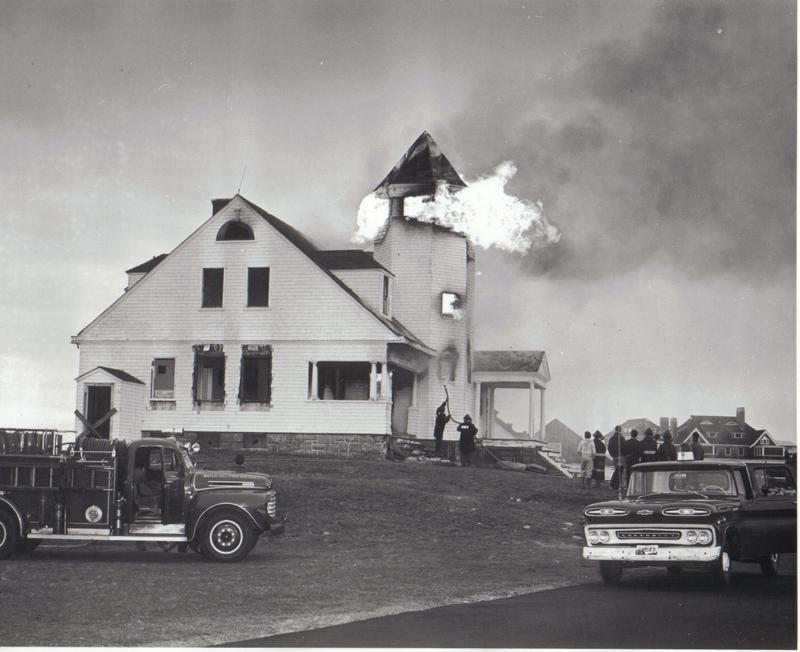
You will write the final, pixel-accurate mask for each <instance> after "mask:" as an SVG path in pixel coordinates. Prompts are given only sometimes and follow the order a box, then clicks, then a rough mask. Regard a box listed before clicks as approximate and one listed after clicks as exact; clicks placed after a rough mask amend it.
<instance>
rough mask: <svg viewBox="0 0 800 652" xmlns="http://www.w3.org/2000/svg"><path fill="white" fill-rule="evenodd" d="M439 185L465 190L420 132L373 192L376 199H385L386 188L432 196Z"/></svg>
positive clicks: (463, 184)
mask: <svg viewBox="0 0 800 652" xmlns="http://www.w3.org/2000/svg"><path fill="white" fill-rule="evenodd" d="M440 183H445V184H447V185H448V186H450V187H451V188H466V187H467V184H466V183H464V180H463V179H462V178H461V177H460V176H459V175H458V172H456V170H455V168H454V167H453V165H452V164H451V163H450V161H448V160H447V157H446V156H445V155H444V154H442V151H441V150H440V149H439V145H437V144H436V141H435V140H434V139H433V138H432V137H431V135H430V134H429V133H428V132H427V131H423V132H422V134H421V135H420V137H419V138H417V139H416V140H415V141H414V144H413V145H411V147H409V149H408V151H407V152H406V153H405V154H403V158H401V159H400V161H399V162H398V163H397V165H395V166H394V167H393V168H392V171H391V172H389V174H387V175H386V178H385V179H384V180H383V181H381V182H380V183H379V184H378V187H377V188H375V193H376V194H377V195H378V196H379V197H384V198H385V197H387V196H388V190H389V186H396V185H399V186H413V187H416V190H415V191H413V192H407V193H404V194H406V195H427V194H433V193H434V192H435V191H436V187H437V186H438V185H439V184H440Z"/></svg>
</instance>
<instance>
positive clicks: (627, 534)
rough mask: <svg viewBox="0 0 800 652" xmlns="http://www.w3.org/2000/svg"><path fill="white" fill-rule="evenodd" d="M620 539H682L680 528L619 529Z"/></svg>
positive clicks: (618, 535)
mask: <svg viewBox="0 0 800 652" xmlns="http://www.w3.org/2000/svg"><path fill="white" fill-rule="evenodd" d="M617 538H618V539H680V538H681V533H680V531H679V530H617Z"/></svg>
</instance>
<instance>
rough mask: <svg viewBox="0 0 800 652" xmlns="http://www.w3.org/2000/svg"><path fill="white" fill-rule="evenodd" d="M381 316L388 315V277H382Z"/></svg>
mask: <svg viewBox="0 0 800 652" xmlns="http://www.w3.org/2000/svg"><path fill="white" fill-rule="evenodd" d="M383 314H384V315H388V314H389V277H388V276H384V277H383Z"/></svg>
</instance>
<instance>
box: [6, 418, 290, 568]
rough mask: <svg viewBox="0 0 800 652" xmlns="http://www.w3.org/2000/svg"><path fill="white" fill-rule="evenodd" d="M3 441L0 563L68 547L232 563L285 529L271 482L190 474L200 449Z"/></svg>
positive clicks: (147, 443)
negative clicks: (157, 549) (103, 544)
mask: <svg viewBox="0 0 800 652" xmlns="http://www.w3.org/2000/svg"><path fill="white" fill-rule="evenodd" d="M18 434H20V435H21V434H22V433H18ZM10 436H11V433H5V435H4V434H3V433H0V437H2V438H3V441H2V442H0V443H1V444H2V446H0V559H4V558H7V557H9V556H10V555H12V554H14V553H15V552H29V551H31V550H33V549H34V548H36V546H38V545H39V544H40V543H41V542H42V541H52V540H70V541H108V542H113V541H117V542H131V541H135V542H152V543H159V544H161V545H162V546H163V547H169V546H174V545H177V546H178V549H179V550H182V551H185V550H186V549H187V548H191V549H192V550H195V551H198V552H200V553H202V554H203V555H204V556H205V557H207V558H209V559H212V560H215V561H221V562H232V561H239V560H241V559H244V558H245V557H246V556H247V555H248V553H249V552H250V550H251V549H252V548H253V546H255V544H256V542H257V541H258V538H259V536H260V535H261V534H264V533H267V534H270V535H276V534H281V533H283V531H284V528H285V518H284V517H282V516H279V515H278V512H277V493H276V491H275V490H274V489H273V487H272V479H271V478H270V477H269V476H268V475H265V474H261V473H239V472H236V471H206V470H200V469H197V468H196V467H195V465H194V462H193V461H192V458H191V456H190V454H189V453H190V451H191V452H196V451H197V450H199V446H197V444H194V445H190V444H180V443H179V442H178V441H177V440H175V439H174V438H172V437H168V438H163V439H162V438H143V439H137V440H134V441H131V442H127V443H126V442H124V441H120V440H114V441H109V440H105V439H93V438H88V439H85V440H83V441H82V442H81V443H80V444H78V445H71V444H70V445H63V446H62V445H61V444H60V442H59V441H58V439H57V437H58V436H57V435H55V438H54V437H53V436H51V437H50V439H48V440H41V437H40V441H39V442H36V441H35V440H34V441H33V443H31V441H29V440H28V439H22V438H19V439H18V440H17V441H14V440H12V439H10Z"/></svg>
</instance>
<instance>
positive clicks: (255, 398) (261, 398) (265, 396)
mask: <svg viewBox="0 0 800 652" xmlns="http://www.w3.org/2000/svg"><path fill="white" fill-rule="evenodd" d="M271 389H272V351H271V349H270V347H269V346H267V345H261V344H256V345H250V344H245V345H243V346H242V372H241V376H240V378H239V400H240V401H241V402H242V403H269V402H270V394H271Z"/></svg>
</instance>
